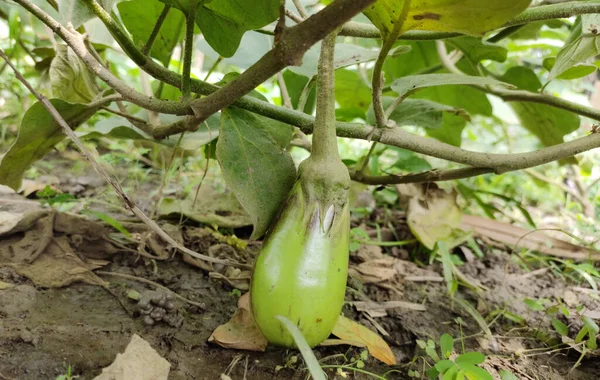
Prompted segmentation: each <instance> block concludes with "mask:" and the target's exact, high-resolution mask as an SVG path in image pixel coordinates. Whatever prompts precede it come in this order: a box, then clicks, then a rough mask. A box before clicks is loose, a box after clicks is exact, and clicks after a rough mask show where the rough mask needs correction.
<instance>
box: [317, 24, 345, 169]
mask: <svg viewBox="0 0 600 380" xmlns="http://www.w3.org/2000/svg"><path fill="white" fill-rule="evenodd" d="M336 37H337V32H333V33H331V34H329V35H328V36H327V37H325V38H324V39H323V42H322V43H321V56H320V57H319V74H318V75H317V104H318V107H317V114H316V117H315V125H314V128H313V139H312V141H313V142H312V154H311V157H314V159H316V160H332V159H337V160H339V159H340V154H339V152H338V146H337V135H336V131H335V93H334V88H335V68H334V65H333V58H334V48H335V39H336Z"/></svg>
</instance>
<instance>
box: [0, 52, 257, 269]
mask: <svg viewBox="0 0 600 380" xmlns="http://www.w3.org/2000/svg"><path fill="white" fill-rule="evenodd" d="M0 57H1V58H2V59H4V60H5V61H6V63H7V64H8V66H10V68H11V69H12V70H13V72H14V73H15V76H16V77H17V79H18V80H19V81H20V82H21V83H23V85H24V86H25V87H27V89H28V90H29V91H30V92H31V93H32V94H33V96H35V97H36V98H37V99H38V100H39V101H40V103H41V104H42V105H43V106H44V108H45V109H46V110H47V111H48V113H50V115H52V117H53V118H54V120H55V121H56V122H57V123H58V124H59V125H60V127H61V128H62V130H63V132H64V133H65V134H66V135H67V136H68V137H69V138H70V139H71V140H72V141H73V143H75V145H76V146H77V148H78V149H79V151H80V152H81V154H82V155H83V156H84V157H85V158H86V159H87V160H88V161H89V162H90V164H91V165H92V167H93V168H94V169H95V170H96V171H97V172H98V173H99V174H100V175H101V176H102V177H103V178H104V180H105V181H106V182H107V183H108V184H109V185H110V186H111V187H112V188H113V189H114V190H115V192H116V193H117V194H118V195H119V196H120V197H121V199H123V202H124V203H125V207H126V208H127V209H129V210H130V211H131V212H132V213H133V214H135V215H136V216H137V217H138V218H139V219H140V220H141V221H142V222H144V224H146V225H147V226H148V227H149V228H150V229H151V230H152V231H154V232H155V233H156V234H157V235H158V236H160V237H161V238H162V239H163V240H164V241H165V242H167V243H169V244H170V245H171V246H172V247H175V248H176V249H177V250H179V251H181V252H182V253H185V254H188V255H190V256H192V257H195V258H197V259H200V260H204V261H207V262H210V263H214V264H223V265H231V266H237V267H240V268H251V266H250V265H247V264H241V263H237V262H232V261H229V260H221V259H217V258H214V257H210V256H206V255H202V254H200V253H196V252H194V251H192V250H190V249H188V248H186V247H184V246H183V245H181V244H180V243H178V242H177V241H175V239H173V238H172V237H171V236H169V235H168V234H167V233H166V232H165V231H163V230H162V229H161V228H160V226H159V225H158V224H156V222H155V221H153V220H152V219H150V218H149V217H148V216H147V215H146V214H144V212H143V211H142V210H140V208H139V207H138V206H137V205H136V204H135V203H134V202H133V201H132V200H131V198H129V196H128V195H127V194H126V193H125V191H124V190H123V188H122V187H121V185H120V184H119V182H117V181H116V180H115V179H114V178H112V177H111V176H110V174H108V172H107V171H106V170H105V169H104V168H103V167H102V166H100V164H98V162H97V161H96V160H95V158H94V156H93V155H92V154H91V153H90V152H89V151H88V149H87V148H86V147H85V145H83V143H82V142H81V140H80V139H79V137H77V135H76V134H75V132H74V131H73V130H72V129H71V127H70V126H69V125H68V124H67V122H66V121H65V119H64V118H63V117H62V116H61V114H60V113H59V112H58V111H57V109H56V108H54V105H53V104H52V103H50V101H49V100H48V98H46V97H45V96H43V95H41V94H40V93H38V92H37V91H36V90H35V89H34V88H33V86H32V85H31V84H30V83H29V82H28V81H27V80H26V79H25V78H24V77H23V75H22V74H21V73H20V72H19V70H18V69H17V68H16V67H15V66H14V65H13V64H12V63H11V62H10V60H9V59H8V57H7V56H6V54H5V53H4V50H2V49H0Z"/></svg>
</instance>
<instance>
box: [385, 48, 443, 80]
mask: <svg viewBox="0 0 600 380" xmlns="http://www.w3.org/2000/svg"><path fill="white" fill-rule="evenodd" d="M401 43H402V45H400V46H408V47H410V51H408V52H407V53H406V54H404V55H402V56H400V57H388V58H387V59H386V60H385V63H384V71H385V74H386V77H388V76H389V77H390V78H391V79H396V78H400V77H403V76H406V75H413V74H417V73H419V72H421V71H423V70H425V69H427V68H430V67H435V66H436V65H440V58H439V55H438V53H437V50H436V47H435V41H401ZM440 67H441V66H440Z"/></svg>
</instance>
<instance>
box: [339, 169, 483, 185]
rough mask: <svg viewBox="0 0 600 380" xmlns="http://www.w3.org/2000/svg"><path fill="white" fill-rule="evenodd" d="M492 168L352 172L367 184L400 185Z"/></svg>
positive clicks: (438, 180) (481, 171) (463, 175)
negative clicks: (406, 172) (398, 172)
mask: <svg viewBox="0 0 600 380" xmlns="http://www.w3.org/2000/svg"><path fill="white" fill-rule="evenodd" d="M493 172H494V169H492V168H473V167H468V168H460V169H452V170H437V169H434V170H429V171H426V172H422V173H414V174H407V175H385V176H369V175H365V174H363V173H361V172H360V171H356V172H354V173H351V174H350V178H352V180H353V181H356V182H360V183H364V184H366V185H398V184H401V183H421V182H440V181H451V180H455V179H461V178H469V177H476V176H479V175H482V174H487V173H493Z"/></svg>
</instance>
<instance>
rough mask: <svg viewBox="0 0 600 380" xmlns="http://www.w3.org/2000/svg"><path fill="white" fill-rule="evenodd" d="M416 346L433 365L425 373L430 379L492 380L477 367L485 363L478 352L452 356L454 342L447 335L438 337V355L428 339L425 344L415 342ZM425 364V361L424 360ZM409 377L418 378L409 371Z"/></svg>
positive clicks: (432, 343) (483, 370) (413, 372)
mask: <svg viewBox="0 0 600 380" xmlns="http://www.w3.org/2000/svg"><path fill="white" fill-rule="evenodd" d="M417 345H418V346H419V347H420V348H421V349H422V350H424V351H425V354H426V355H427V356H428V358H429V359H431V361H432V362H433V363H428V365H430V367H429V369H428V370H427V371H426V372H427V376H429V378H430V379H436V378H438V377H439V378H440V379H444V380H460V379H469V380H488V379H493V377H492V375H490V373H489V372H488V371H486V370H485V369H483V368H481V367H479V365H480V364H482V363H483V362H484V361H485V355H483V354H482V353H480V352H466V353H463V354H460V355H455V354H454V340H453V339H452V337H451V336H450V335H448V334H444V335H442V336H441V337H440V343H439V350H440V352H439V354H438V351H437V350H436V344H435V342H434V341H433V340H431V339H429V340H428V341H427V342H425V341H423V340H417ZM424 362H425V359H424ZM409 376H411V377H420V376H421V375H420V374H419V372H417V371H415V370H411V371H410V372H409Z"/></svg>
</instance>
